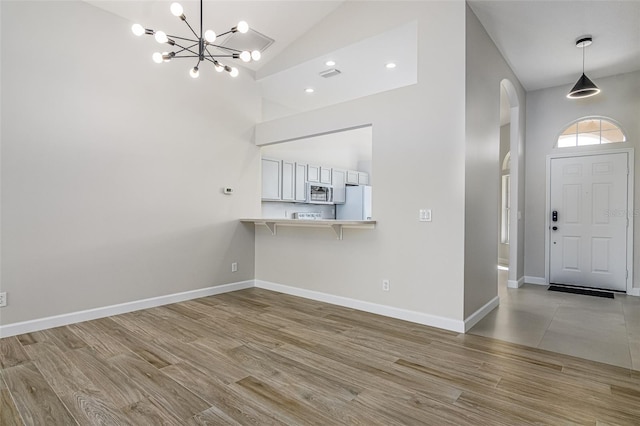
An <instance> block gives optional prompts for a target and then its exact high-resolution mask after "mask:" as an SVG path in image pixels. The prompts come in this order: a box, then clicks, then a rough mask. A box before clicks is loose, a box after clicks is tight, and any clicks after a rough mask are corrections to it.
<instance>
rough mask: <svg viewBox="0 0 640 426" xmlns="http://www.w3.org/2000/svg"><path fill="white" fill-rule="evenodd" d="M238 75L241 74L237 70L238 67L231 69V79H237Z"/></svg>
mask: <svg viewBox="0 0 640 426" xmlns="http://www.w3.org/2000/svg"><path fill="white" fill-rule="evenodd" d="M238 74H239V72H238V68H236V67H233V68H231V71H229V75H230V76H231V77H237V76H238Z"/></svg>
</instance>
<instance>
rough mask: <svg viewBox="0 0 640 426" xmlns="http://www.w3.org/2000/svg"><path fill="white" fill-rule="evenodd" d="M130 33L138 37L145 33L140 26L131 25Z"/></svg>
mask: <svg viewBox="0 0 640 426" xmlns="http://www.w3.org/2000/svg"><path fill="white" fill-rule="evenodd" d="M131 31H132V32H133V33H134V34H135V35H137V36H138V37H140V36H141V35H142V34H144V33H145V30H144V27H143V26H142V25H140V24H133V25H132V26H131Z"/></svg>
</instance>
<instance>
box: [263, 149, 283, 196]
mask: <svg viewBox="0 0 640 426" xmlns="http://www.w3.org/2000/svg"><path fill="white" fill-rule="evenodd" d="M281 167H282V162H281V161H280V160H276V159H273V158H263V159H262V199H263V200H268V201H277V200H280V199H281V194H282V193H281V188H282V170H281Z"/></svg>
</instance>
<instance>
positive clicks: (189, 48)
mask: <svg viewBox="0 0 640 426" xmlns="http://www.w3.org/2000/svg"><path fill="white" fill-rule="evenodd" d="M197 45H198V43H196V44H192V45H191V46H188V47H185V46H180V45H179V44H177V43H176V46H178V47H179V48H180V49H181V50H178V51H177V52H175V53H176V54H178V53H180V52H184V51H185V50H186V51H188V52H191V53H193V54H194V55H196V54H197V53H196V52H194V51H193V50H191V49H192V48H193V47H194V46H197Z"/></svg>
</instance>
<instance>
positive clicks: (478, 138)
mask: <svg viewBox="0 0 640 426" xmlns="http://www.w3.org/2000/svg"><path fill="white" fill-rule="evenodd" d="M466 11H467V14H466V17H467V20H466V121H465V129H466V168H465V170H466V175H465V238H464V241H465V263H464V273H465V284H464V314H465V318H466V317H468V316H470V315H472V314H473V313H474V312H476V311H477V310H478V309H480V308H481V307H483V306H484V305H485V304H487V303H488V302H490V301H491V300H492V299H494V298H495V297H496V296H497V291H498V286H497V267H496V265H497V259H498V246H497V244H496V236H497V235H498V229H499V220H500V210H499V209H498V206H499V199H500V198H499V196H500V190H499V186H498V185H497V184H496V182H498V181H499V175H500V82H501V81H502V80H503V79H505V78H507V79H509V81H511V82H512V83H513V84H514V86H515V87H516V88H517V91H518V95H519V98H520V99H522V100H523V99H524V96H525V94H524V90H523V89H522V87H521V86H520V84H519V82H518V80H517V78H516V77H515V75H514V74H513V72H512V71H511V69H510V68H509V66H508V65H507V63H506V62H505V60H504V58H503V57H502V55H501V54H500V52H499V51H498V49H497V48H496V46H495V44H494V43H493V41H492V40H491V39H490V38H489V35H488V34H487V33H486V31H485V29H484V27H482V25H481V24H480V21H478V18H477V17H476V16H475V14H474V13H473V11H472V10H471V9H470V8H469V7H468V6H467V8H466ZM520 122H521V123H523V122H524V121H523V120H521V121H520ZM512 155H513V153H512ZM523 155H524V152H522V151H521V152H519V153H516V157H515V159H514V160H513V161H518V156H523ZM512 165H513V162H512ZM514 190H515V188H514ZM516 199H517V197H516ZM516 204H517V202H516Z"/></svg>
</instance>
